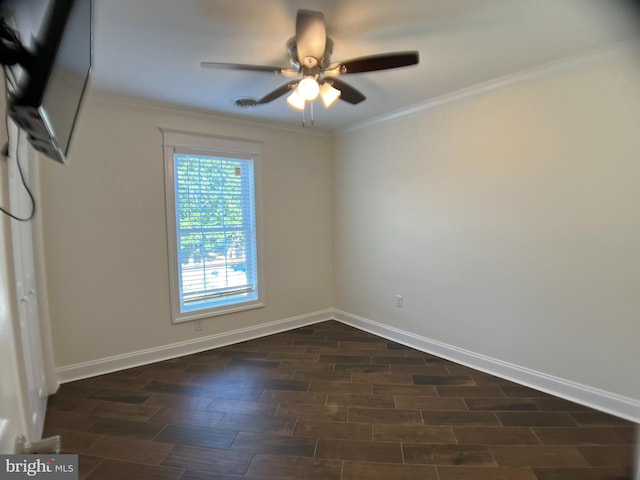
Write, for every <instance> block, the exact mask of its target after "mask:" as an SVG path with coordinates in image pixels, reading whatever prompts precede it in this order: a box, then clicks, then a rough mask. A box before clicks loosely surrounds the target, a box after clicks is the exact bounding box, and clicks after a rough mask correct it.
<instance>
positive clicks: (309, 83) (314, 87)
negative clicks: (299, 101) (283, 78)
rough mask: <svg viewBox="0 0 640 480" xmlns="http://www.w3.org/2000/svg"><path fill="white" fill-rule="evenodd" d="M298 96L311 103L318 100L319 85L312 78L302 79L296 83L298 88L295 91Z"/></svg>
mask: <svg viewBox="0 0 640 480" xmlns="http://www.w3.org/2000/svg"><path fill="white" fill-rule="evenodd" d="M296 91H297V92H298V95H300V96H301V97H302V98H304V99H305V100H307V101H309V102H313V101H314V100H315V99H316V98H318V94H319V93H320V85H318V82H317V81H316V79H315V78H313V77H304V78H303V79H302V80H300V83H298V88H297V89H296Z"/></svg>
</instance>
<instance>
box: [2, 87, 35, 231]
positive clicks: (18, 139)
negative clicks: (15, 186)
mask: <svg viewBox="0 0 640 480" xmlns="http://www.w3.org/2000/svg"><path fill="white" fill-rule="evenodd" d="M5 88H7V78H6V76H5ZM7 101H8V99H7ZM5 126H6V129H7V130H6V131H7V142H8V141H9V140H8V139H9V117H8V116H5ZM21 132H22V130H20V129H18V138H17V141H16V166H17V167H18V173H19V174H20V180H21V181H22V186H23V188H24V189H25V190H26V192H27V194H28V195H29V198H30V199H31V213H30V214H29V216H28V217H18V216H17V215H14V214H13V213H11V212H9V211H8V210H6V209H4V208H2V207H0V212H2V213H4V214H5V215H7V216H8V217H11V218H13V219H14V220H17V221H19V222H28V221H29V220H31V219H32V218H33V217H34V216H35V214H36V200H35V198H33V193H31V189H30V188H29V185H27V181H26V179H25V178H24V171H23V170H22V164H21V163H20V134H21ZM6 150H7V155H4V152H3V156H4V158H5V159H8V158H9V156H8V153H9V152H8V148H7V149H6Z"/></svg>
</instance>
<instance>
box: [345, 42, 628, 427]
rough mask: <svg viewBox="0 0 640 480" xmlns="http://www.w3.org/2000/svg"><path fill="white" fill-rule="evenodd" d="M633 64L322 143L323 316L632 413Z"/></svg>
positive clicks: (606, 60) (602, 63) (598, 67)
mask: <svg viewBox="0 0 640 480" xmlns="http://www.w3.org/2000/svg"><path fill="white" fill-rule="evenodd" d="M636 55H637V52H636ZM635 58H638V57H635ZM633 62H637V60H634V61H633ZM633 62H631V61H629V60H628V59H627V58H626V57H625V56H624V55H622V54H621V55H610V56H606V57H600V58H597V59H592V60H591V61H584V62H578V64H574V65H573V66H567V67H566V68H560V69H559V70H554V71H549V72H547V73H546V74H543V75H532V76H530V77H527V78H528V79H527V80H522V79H521V80H520V81H518V82H515V83H513V84H512V85H510V86H508V87H505V88H500V89H497V90H494V91H491V92H487V91H485V93H479V94H477V95H470V96H465V98H461V99H457V100H455V101H452V102H450V103H447V104H444V105H440V106H437V107H434V108H432V109H427V110H426V111H423V112H422V113H420V114H417V115H416V116H412V117H409V118H404V119H399V120H396V121H391V122H388V123H383V124H379V125H374V126H368V127H365V128H360V129H355V130H353V131H351V132H350V133H348V134H346V135H343V136H340V137H339V138H337V139H336V141H335V154H334V170H333V187H334V208H333V212H334V228H333V231H334V277H333V278H334V306H335V307H336V308H337V309H338V310H340V311H342V312H345V313H346V314H347V316H351V317H352V318H357V317H362V318H363V319H365V320H371V321H374V322H377V323H378V324H381V325H383V326H384V328H387V329H388V331H392V330H390V329H389V328H391V329H393V328H395V329H399V330H401V331H404V332H409V333H410V334H412V335H415V336H416V337H420V338H424V339H429V340H434V341H435V342H442V343H444V344H446V345H449V346H453V347H455V348H456V349H464V350H468V351H470V352H473V353H475V354H479V355H485V356H488V357H490V358H492V359H495V360H497V361H498V362H507V363H508V364H511V365H515V366H516V367H518V368H522V369H523V371H526V369H530V370H533V371H535V372H539V373H543V374H546V375H551V376H553V377H557V378H559V379H564V380H567V381H569V383H571V382H576V383H578V384H581V385H583V386H587V387H589V388H593V389H595V390H597V389H601V390H604V391H606V392H607V393H608V394H613V395H621V396H624V397H627V398H630V399H635V401H636V402H638V401H640V381H637V379H638V364H639V360H640V354H639V352H640V349H639V348H638V341H639V338H640V322H639V321H638V320H639V318H640V317H639V313H640V295H639V287H640V254H639V251H640V250H639V247H638V246H639V245H640V208H639V206H640V188H638V182H639V180H640V161H639V159H640V74H639V73H638V64H637V63H633ZM395 294H401V295H403V296H404V308H402V309H398V308H395V306H394V296H395ZM371 325H374V324H371ZM632 403H633V402H632ZM636 405H640V403H636ZM636 415H640V411H638V412H636ZM639 418H640V417H639Z"/></svg>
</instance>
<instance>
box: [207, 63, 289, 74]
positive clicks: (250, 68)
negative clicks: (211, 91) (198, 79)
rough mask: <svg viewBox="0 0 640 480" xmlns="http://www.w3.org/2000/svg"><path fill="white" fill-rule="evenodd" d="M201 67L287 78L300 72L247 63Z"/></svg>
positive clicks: (210, 64)
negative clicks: (262, 73) (261, 73)
mask: <svg viewBox="0 0 640 480" xmlns="http://www.w3.org/2000/svg"><path fill="white" fill-rule="evenodd" d="M200 66H201V67H205V68H219V69H223V70H243V71H250V72H266V73H276V74H282V75H287V76H295V75H298V71H297V70H294V69H292V68H282V67H273V66H269V65H248V64H245V63H224V62H201V63H200Z"/></svg>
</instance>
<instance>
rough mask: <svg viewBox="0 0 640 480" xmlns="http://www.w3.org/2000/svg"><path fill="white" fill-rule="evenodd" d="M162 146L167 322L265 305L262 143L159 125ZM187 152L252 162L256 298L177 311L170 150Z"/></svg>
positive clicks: (174, 211)
mask: <svg viewBox="0 0 640 480" xmlns="http://www.w3.org/2000/svg"><path fill="white" fill-rule="evenodd" d="M160 130H161V132H162V135H163V147H164V187H165V214H166V228H167V251H168V266H169V292H170V300H171V301H170V303H171V323H173V324H178V323H183V322H190V321H194V320H200V319H203V318H210V317H215V316H219V315H227V314H230V313H236V312H242V311H245V310H251V309H255V308H262V307H264V306H265V300H264V298H265V295H264V292H265V285H264V268H263V262H262V258H263V255H262V201H261V199H262V188H261V183H262V182H261V178H262V174H261V163H262V144H261V143H260V142H255V141H249V140H242V139H234V138H226V137H216V136H210V135H206V134H199V133H191V132H184V131H179V130H170V129H163V128H161V129H160ZM185 152H191V153H194V154H196V155H205V156H211V157H226V158H239V159H244V160H251V161H252V162H253V196H254V202H255V205H254V212H255V226H256V231H255V234H256V241H255V253H256V257H257V258H256V268H257V272H256V280H257V298H256V299H254V300H250V301H241V302H236V303H231V304H226V305H221V306H217V307H208V308H203V309H197V310H190V311H186V312H182V311H181V302H180V285H179V282H180V271H181V270H180V266H179V265H178V233H177V230H178V224H177V215H176V197H175V183H174V181H175V177H174V173H175V172H174V157H173V156H174V154H175V153H185Z"/></svg>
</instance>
